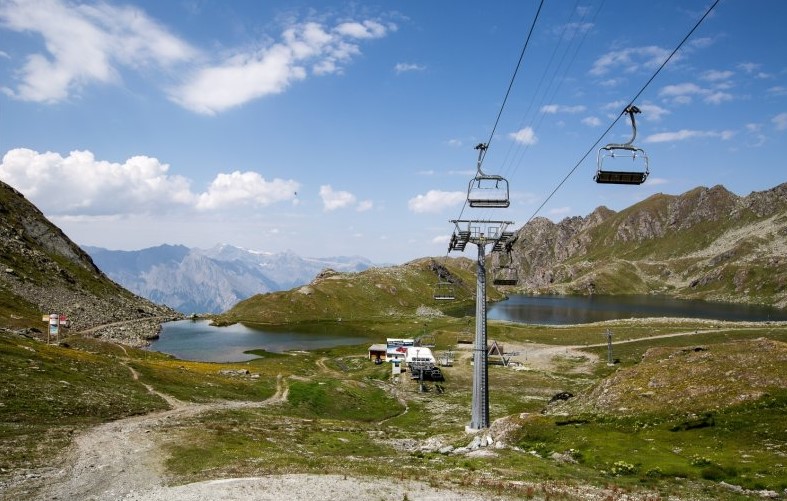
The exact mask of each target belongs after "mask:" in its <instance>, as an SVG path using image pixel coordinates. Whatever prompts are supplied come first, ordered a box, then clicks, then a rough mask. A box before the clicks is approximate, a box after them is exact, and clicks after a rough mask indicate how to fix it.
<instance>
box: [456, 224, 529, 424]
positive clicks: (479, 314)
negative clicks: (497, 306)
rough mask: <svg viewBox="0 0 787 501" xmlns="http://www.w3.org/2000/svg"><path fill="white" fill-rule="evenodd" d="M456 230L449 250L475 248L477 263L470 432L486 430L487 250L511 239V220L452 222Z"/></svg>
mask: <svg viewBox="0 0 787 501" xmlns="http://www.w3.org/2000/svg"><path fill="white" fill-rule="evenodd" d="M451 222H452V223H454V226H455V227H456V229H455V231H454V234H453V235H452V236H451V241H450V243H449V245H448V251H449V252H450V251H452V250H458V251H463V250H465V247H466V246H467V244H468V243H471V244H474V245H476V246H477V247H478V261H477V263H476V270H477V273H476V298H475V341H474V343H473V403H472V410H471V416H470V425H469V426H468V429H470V430H481V429H484V428H489V366H488V352H487V346H486V262H485V261H486V247H487V245H491V246H492V252H499V251H501V250H503V249H504V248H505V244H506V243H507V242H508V241H509V240H511V239H513V238H514V233H513V232H510V231H507V228H508V226H509V225H510V224H513V222H511V221H489V220H463V219H455V220H452V221H451Z"/></svg>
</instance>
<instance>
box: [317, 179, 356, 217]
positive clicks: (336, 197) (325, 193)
mask: <svg viewBox="0 0 787 501" xmlns="http://www.w3.org/2000/svg"><path fill="white" fill-rule="evenodd" d="M320 198H321V199H322V207H323V210H324V211H326V212H330V211H333V210H336V209H343V208H345V207H350V206H352V205H354V204H355V202H356V198H355V195H353V194H352V193H350V192H349V191H334V189H333V188H332V187H331V185H329V184H325V185H322V186H320Z"/></svg>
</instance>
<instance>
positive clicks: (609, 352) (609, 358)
mask: <svg viewBox="0 0 787 501" xmlns="http://www.w3.org/2000/svg"><path fill="white" fill-rule="evenodd" d="M604 335H605V336H606V337H607V365H615V364H614V362H613V361H612V331H611V330H609V329H607V332H606V334H604Z"/></svg>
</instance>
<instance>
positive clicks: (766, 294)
mask: <svg viewBox="0 0 787 501" xmlns="http://www.w3.org/2000/svg"><path fill="white" fill-rule="evenodd" d="M516 238H517V240H516V242H515V243H514V245H513V249H512V252H511V255H510V256H505V255H501V254H499V253H496V254H495V255H493V257H492V261H493V263H494V265H495V266H500V265H501V262H502V263H503V265H504V266H510V267H512V268H513V269H515V270H516V273H517V275H518V278H519V281H518V284H517V285H516V286H514V287H511V288H508V290H509V291H516V292H523V293H529V294H534V293H535V294H542V293H548V294H580V295H587V294H662V295H667V296H672V297H678V298H685V299H704V300H712V301H721V302H738V303H752V304H766V305H773V306H777V307H781V308H784V307H785V306H787V183H784V184H781V185H779V186H776V187H774V188H772V189H769V190H765V191H760V192H753V193H751V194H749V195H747V196H738V195H736V194H734V193H732V192H730V191H728V190H727V189H725V188H724V187H723V186H714V187H712V188H705V187H700V188H695V189H693V190H690V191H688V192H686V193H683V194H681V195H665V194H656V195H653V196H651V197H649V198H647V199H645V200H643V201H642V202H639V203H637V204H634V205H632V206H631V207H628V208H627V209H624V210H622V211H620V212H615V211H613V210H610V209H608V208H606V207H599V208H597V209H596V210H594V211H593V212H592V213H591V214H589V215H588V216H586V217H570V218H565V219H563V220H562V221H560V222H557V223H554V222H552V221H550V220H548V219H546V218H541V217H539V218H535V219H533V220H532V221H529V222H528V223H527V224H525V225H524V226H522V227H521V228H520V229H519V230H518V231H517V232H516ZM501 259H502V260H503V261H501Z"/></svg>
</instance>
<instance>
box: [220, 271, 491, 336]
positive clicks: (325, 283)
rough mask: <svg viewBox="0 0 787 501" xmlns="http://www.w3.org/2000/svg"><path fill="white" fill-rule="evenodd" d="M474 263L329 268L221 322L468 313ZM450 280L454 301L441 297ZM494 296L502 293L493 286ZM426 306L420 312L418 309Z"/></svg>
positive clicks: (381, 318)
mask: <svg viewBox="0 0 787 501" xmlns="http://www.w3.org/2000/svg"><path fill="white" fill-rule="evenodd" d="M475 266H476V265H475V262H473V261H470V260H468V259H464V258H461V259H445V258H443V259H437V258H426V259H419V260H416V261H412V262H410V263H407V264H404V265H402V266H394V267H390V268H370V269H368V270H365V271H362V272H358V273H338V272H335V271H331V270H326V271H324V272H323V273H321V274H320V275H319V276H318V277H317V278H315V280H314V281H312V282H311V283H310V284H309V285H306V286H303V287H299V288H296V289H293V290H290V291H284V292H274V293H269V294H260V295H256V296H253V297H251V298H249V299H247V300H245V301H241V302H240V303H238V304H237V305H235V306H234V307H233V308H231V309H230V310H229V311H227V312H226V313H224V314H222V315H220V316H219V317H218V318H217V320H216V323H233V322H249V323H266V324H298V323H311V322H316V321H323V320H328V321H341V322H352V321H358V320H365V321H369V320H374V321H385V320H399V319H401V318H402V317H411V318H415V317H417V316H419V315H420V316H424V315H425V316H430V315H431V314H433V313H434V312H430V311H429V310H424V307H425V308H428V309H436V310H439V311H442V312H445V313H456V314H463V313H464V312H466V311H468V309H469V311H473V308H474V304H475V292H476V278H475V271H476V270H475ZM441 281H443V282H450V283H451V284H452V287H451V290H452V291H453V293H454V294H455V296H456V300H454V301H436V300H435V299H434V294H435V287H436V286H437V283H438V282H441ZM487 294H488V297H489V299H490V300H495V299H500V298H501V297H502V296H501V294H500V293H499V292H497V291H495V290H494V289H493V288H492V287H489V288H488V292H487ZM419 308H421V310H420V311H421V313H419Z"/></svg>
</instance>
